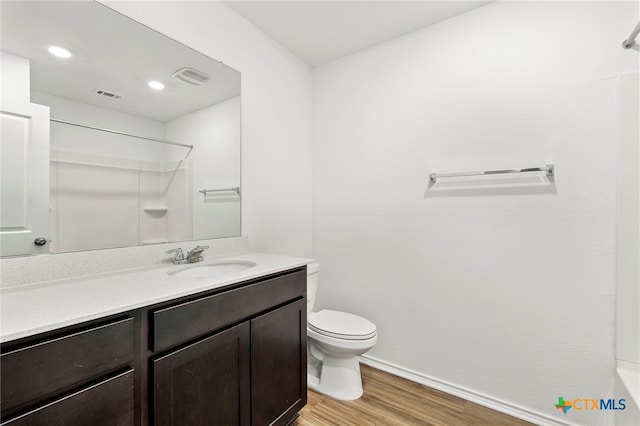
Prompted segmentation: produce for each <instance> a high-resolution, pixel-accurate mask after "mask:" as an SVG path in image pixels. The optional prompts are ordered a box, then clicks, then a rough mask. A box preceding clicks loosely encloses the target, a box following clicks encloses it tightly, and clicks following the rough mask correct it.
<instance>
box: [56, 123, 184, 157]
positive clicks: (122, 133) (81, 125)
mask: <svg viewBox="0 0 640 426" xmlns="http://www.w3.org/2000/svg"><path fill="white" fill-rule="evenodd" d="M49 120H50V121H53V122H55V123H62V124H69V125H71V126H77V127H84V128H85V129H91V130H99V131H101V132H107V133H113V134H116V135H120V136H130V137H132V138H138V139H145V140H148V141H152V142H159V143H164V144H167V145H175V146H183V147H185V148H189V152H191V150H192V149H193V145H187V144H184V143H178V142H171V141H165V140H163V139H154V138H148V137H146V136H140V135H132V134H131V133H124V132H119V131H117V130H110V129H103V128H101V127H94V126H87V125H86V124H80V123H73V122H71V121H64V120H58V119H56V118H50V119H49ZM187 156H188V154H187Z"/></svg>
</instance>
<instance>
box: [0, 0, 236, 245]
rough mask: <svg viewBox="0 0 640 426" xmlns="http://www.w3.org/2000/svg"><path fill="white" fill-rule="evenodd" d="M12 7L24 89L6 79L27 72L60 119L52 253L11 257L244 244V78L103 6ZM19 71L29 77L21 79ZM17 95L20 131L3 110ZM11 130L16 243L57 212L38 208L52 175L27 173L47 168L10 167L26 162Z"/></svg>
mask: <svg viewBox="0 0 640 426" xmlns="http://www.w3.org/2000/svg"><path fill="white" fill-rule="evenodd" d="M1 8H2V11H1V12H2V13H1V19H2V22H1V31H2V33H1V35H2V38H1V47H2V55H3V83H5V84H6V82H7V81H9V82H10V83H11V85H13V83H12V82H13V81H18V80H20V79H19V78H18V79H17V80H15V79H14V77H12V76H9V77H6V75H5V73H9V72H13V73H22V74H24V73H25V72H26V73H28V76H27V77H28V80H27V81H28V82H30V88H29V89H28V90H29V91H28V93H29V95H28V96H29V99H28V100H27V101H29V102H31V103H32V104H38V105H45V106H47V107H48V108H49V115H50V117H49V119H48V120H46V121H47V122H46V125H47V126H48V131H49V151H48V152H49V158H48V163H47V164H48V172H47V173H46V174H47V181H48V182H49V185H48V186H49V187H48V188H47V189H46V191H48V194H44V195H42V199H45V198H46V196H47V195H48V197H49V202H48V210H49V211H48V212H45V213H46V215H47V220H46V222H47V224H48V230H47V231H43V232H47V233H48V234H47V235H44V237H46V240H47V244H46V246H47V248H48V250H45V251H32V252H31V253H22V252H19V253H16V252H15V251H13V252H12V251H11V250H9V252H7V250H5V249H4V248H3V255H6V254H7V253H8V254H32V253H42V252H51V253H59V252H69V251H78V250H91V249H102V248H113V247H125V246H132V245H143V244H156V243H164V242H174V241H185V240H198V239H210V238H222V237H231V236H239V235H241V229H240V226H241V210H240V208H241V188H240V186H241V185H240V178H241V169H240V167H241V158H240V153H241V147H240V143H241V140H240V73H239V72H237V71H235V70H233V69H231V68H229V67H227V66H226V65H224V64H222V63H221V62H218V61H216V60H213V59H211V58H209V57H207V56H205V55H203V54H201V53H199V52H197V51H195V50H192V49H190V48H188V47H186V46H184V45H183V44H181V43H179V42H177V41H175V40H172V39H170V38H168V37H166V36H164V35H163V34H160V33H158V32H156V31H154V30H152V29H150V28H148V27H146V26H144V25H142V24H140V23H138V22H135V21H133V20H131V19H129V18H127V17H125V16H123V15H121V14H119V13H118V12H115V11H113V10H111V9H109V8H108V7H106V6H104V5H102V4H99V3H96V2H93V1H68V2H51V1H42V2H40V1H28V2H25V1H4V2H2V4H1ZM59 48H62V49H59ZM56 49H57V51H56ZM52 53H53V54H52ZM56 54H57V55H59V56H56ZM69 55H71V56H70V57H69ZM60 56H62V57H60ZM65 56H66V57H65ZM14 61H17V62H18V63H26V64H27V65H26V68H24V67H23V68H22V69H18V70H12V69H11V67H12V64H13V63H14ZM21 61H22V62H21ZM5 65H6V66H5ZM25 70H26V71H25ZM22 77H24V75H22ZM3 92H6V91H3ZM5 96H13V95H10V94H6V95H5V94H4V93H3V114H4V115H3V124H4V126H3V128H6V129H7V131H6V132H9V131H10V129H11V126H12V125H13V124H12V123H13V121H12V119H13V118H15V117H17V116H18V115H19V114H17V113H15V114H13V113H11V111H9V112H6V111H4V109H6V108H4V106H5V105H7V104H10V103H11V102H9V101H7V100H6V99H5ZM5 113H6V114H5ZM12 114H13V115H12ZM18 127H19V125H18V126H17V127H16V128H18ZM16 131H17V132H18V133H19V130H16ZM6 132H4V131H3V138H2V144H3V147H2V148H3V149H2V153H3V155H2V161H3V163H2V166H3V170H5V171H4V172H3V175H2V179H3V183H2V194H3V195H2V197H3V200H2V201H3V203H2V213H3V214H2V219H1V220H2V221H3V222H4V223H2V228H3V232H4V233H5V234H6V233H7V232H8V231H11V229H14V230H15V229H18V228H20V226H17V225H16V224H17V223H18V222H20V220H18V219H19V218H21V217H23V218H24V217H26V216H25V215H26V213H25V212H26V211H28V210H31V211H33V210H34V209H36V208H39V209H42V208H44V209H46V208H47V206H40V207H38V202H37V201H35V202H34V201H33V198H34V197H35V198H37V194H36V193H35V191H37V189H38V188H34V187H33V186H37V185H34V184H33V183H34V182H40V180H38V179H40V178H41V177H39V178H30V177H29V176H30V175H28V174H29V173H32V174H34V173H35V174H37V173H41V174H42V170H40V171H38V170H34V169H38V168H35V167H33V165H29V164H25V165H24V167H22V168H21V167H18V166H19V164H18V165H16V166H15V167H13V166H12V167H13V169H12V170H11V171H10V170H9V169H10V165H11V164H14V165H15V164H17V163H19V162H20V161H22V160H21V159H22V158H23V157H20V156H21V155H22V153H21V152H18V153H15V152H14V153H13V154H12V151H11V150H12V149H13V151H20V150H17V149H15V147H17V146H19V143H18V142H15V141H16V140H19V139H20V138H19V137H18V138H17V139H14V142H11V144H12V145H11V146H13V147H14V148H11V146H9V143H10V142H9V140H10V139H11V137H12V135H10V134H8V133H6ZM25 132H26V131H25ZM5 139H6V141H5ZM27 145H28V144H25V147H27V148H25V149H26V150H27V151H28V150H29V149H30V148H29V147H28V146H27ZM12 155H13V157H12ZM15 158H19V161H17V162H16V161H15ZM44 168H45V167H42V169H44ZM14 169H15V170H14ZM21 174H22V175H24V176H22V177H21V179H18V180H17V182H14V180H15V179H14V177H15V176H21ZM29 181H31V184H32V187H31V188H29ZM21 185H22V186H21ZM20 188H27V189H25V190H24V191H23V192H28V193H29V194H27V195H28V196H31V198H32V200H31V201H32V202H31V203H30V202H29V200H28V199H27V198H28V197H27V196H26V195H25V196H24V197H22V198H20V197H21V196H19V193H20ZM34 194H35V195H34ZM25 197H26V198H25ZM25 206H26V207H25ZM21 215H22V216H21ZM12 217H13V218H18V219H16V220H15V222H16V223H13V222H11V221H12V219H11V218H12ZM23 222H25V223H26V222H28V219H24V220H23ZM9 233H10V232H9ZM14 234H16V233H15V232H14ZM16 235H17V234H16ZM12 236H15V235H13V234H12ZM33 236H37V235H35V234H33V235H31V236H30V237H29V238H30V241H29V244H30V245H33V243H34V239H33V238H31V237H33ZM10 243H11V238H6V239H5V241H4V243H3V245H5V246H6V245H7V244H10Z"/></svg>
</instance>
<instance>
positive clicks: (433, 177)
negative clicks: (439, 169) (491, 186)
mask: <svg viewBox="0 0 640 426" xmlns="http://www.w3.org/2000/svg"><path fill="white" fill-rule="evenodd" d="M554 170H555V166H554V165H553V164H547V165H546V166H544V167H529V168H525V169H509V170H485V171H482V172H465V173H431V174H430V175H429V179H430V180H431V182H435V181H436V179H439V178H448V177H461V176H481V175H500V174H504V173H529V172H545V173H546V174H547V176H553V173H554Z"/></svg>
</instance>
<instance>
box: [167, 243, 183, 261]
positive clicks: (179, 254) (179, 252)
mask: <svg viewBox="0 0 640 426" xmlns="http://www.w3.org/2000/svg"><path fill="white" fill-rule="evenodd" d="M171 253H175V256H174V257H173V263H174V264H177V263H180V262H182V261H183V260H184V253H182V249H181V248H180V247H178V248H174V249H171V250H167V254H171Z"/></svg>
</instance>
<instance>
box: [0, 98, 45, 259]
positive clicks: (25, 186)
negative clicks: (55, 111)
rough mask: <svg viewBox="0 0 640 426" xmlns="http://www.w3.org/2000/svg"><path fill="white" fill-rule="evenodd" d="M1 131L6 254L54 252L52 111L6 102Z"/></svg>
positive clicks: (1, 247)
mask: <svg viewBox="0 0 640 426" xmlns="http://www.w3.org/2000/svg"><path fill="white" fill-rule="evenodd" d="M0 129H1V135H0V136H1V137H0V186H1V188H0V198H1V200H0V207H1V208H0V210H1V211H0V239H1V240H2V244H0V256H16V255H27V254H39V253H48V252H49V246H48V245H46V243H47V240H48V234H49V107H45V106H42V105H36V104H31V103H20V102H3V104H2V107H1V109H0ZM36 239H38V240H37V243H36Z"/></svg>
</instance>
